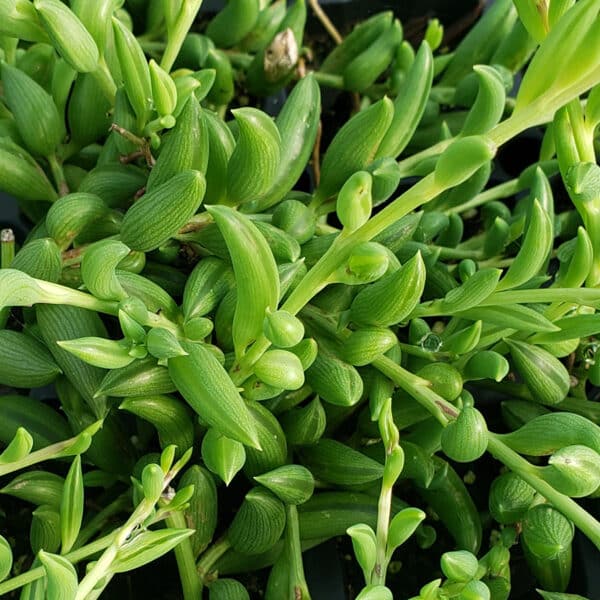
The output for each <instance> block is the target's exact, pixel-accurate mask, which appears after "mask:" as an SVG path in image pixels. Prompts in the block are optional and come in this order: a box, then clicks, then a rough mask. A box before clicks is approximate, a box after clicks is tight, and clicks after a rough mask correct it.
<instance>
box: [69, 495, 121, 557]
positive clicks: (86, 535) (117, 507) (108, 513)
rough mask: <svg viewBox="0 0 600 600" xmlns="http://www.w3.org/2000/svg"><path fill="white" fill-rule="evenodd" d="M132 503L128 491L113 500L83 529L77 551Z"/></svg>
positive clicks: (77, 543) (77, 541)
mask: <svg viewBox="0 0 600 600" xmlns="http://www.w3.org/2000/svg"><path fill="white" fill-rule="evenodd" d="M130 502H131V492H129V491H127V492H125V493H123V494H121V495H120V496H119V497H118V498H116V499H115V500H113V501H112V502H111V503H110V504H109V505H108V506H105V507H104V508H103V509H102V510H101V511H100V512H99V513H98V514H97V515H96V516H94V517H93V518H92V519H90V520H89V522H88V523H87V524H86V526H85V527H83V528H82V529H81V531H80V532H79V535H78V536H77V540H76V542H75V545H74V546H73V548H74V549H75V550H77V549H78V548H82V547H83V546H84V545H85V544H86V542H87V541H88V540H89V539H90V538H92V537H93V536H94V535H95V534H96V533H97V532H98V531H99V530H100V528H101V527H103V526H104V525H105V523H106V522H107V521H108V520H109V519H110V518H111V517H112V516H114V515H116V514H118V513H120V512H121V511H122V510H125V509H126V508H127V507H128V506H129V503H130Z"/></svg>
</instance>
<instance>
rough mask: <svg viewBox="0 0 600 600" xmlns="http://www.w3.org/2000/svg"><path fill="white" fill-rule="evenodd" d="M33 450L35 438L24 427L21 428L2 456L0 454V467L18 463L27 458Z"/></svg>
mask: <svg viewBox="0 0 600 600" xmlns="http://www.w3.org/2000/svg"><path fill="white" fill-rule="evenodd" d="M32 448H33V438H32V437H31V434H30V433H29V432H28V431H27V430H26V429H24V428H23V427H19V428H18V429H17V432H16V433H15V437H14V438H13V439H12V440H11V442H10V444H9V445H8V446H7V447H6V448H5V449H4V451H3V452H2V454H0V465H5V464H8V463H11V462H17V461H19V460H21V459H22V458H25V457H26V456H27V455H28V454H29V453H30V452H31V449H32Z"/></svg>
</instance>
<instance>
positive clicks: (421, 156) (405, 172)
mask: <svg viewBox="0 0 600 600" xmlns="http://www.w3.org/2000/svg"><path fill="white" fill-rule="evenodd" d="M454 140H455V138H450V139H447V140H442V141H441V142H438V143H437V144H434V145H433V146H429V148H426V149H425V150H421V152H417V153H415V154H411V155H410V156H408V157H407V158H404V159H402V160H399V161H398V167H399V169H400V173H402V177H409V176H410V175H412V174H413V171H414V168H415V167H416V166H417V165H418V164H419V163H421V162H423V161H424V160H425V159H426V158H431V157H432V156H437V155H438V154H441V153H442V152H443V151H444V150H445V149H446V148H447V147H448V146H449V145H450V144H451V143H452V142H453V141H454Z"/></svg>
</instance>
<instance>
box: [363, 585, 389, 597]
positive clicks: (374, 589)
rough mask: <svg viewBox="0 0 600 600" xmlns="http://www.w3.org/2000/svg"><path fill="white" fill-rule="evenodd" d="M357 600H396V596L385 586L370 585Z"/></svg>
mask: <svg viewBox="0 0 600 600" xmlns="http://www.w3.org/2000/svg"><path fill="white" fill-rule="evenodd" d="M356 600H394V596H393V595H392V592H391V591H390V590H389V588H387V587H385V586H384V585H368V586H367V587H365V588H363V590H362V591H361V592H360V594H359V595H358V596H356Z"/></svg>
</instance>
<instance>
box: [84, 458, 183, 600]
mask: <svg viewBox="0 0 600 600" xmlns="http://www.w3.org/2000/svg"><path fill="white" fill-rule="evenodd" d="M177 472H178V471H177V465H175V466H173V467H172V469H171V470H170V471H169V472H168V473H166V474H165V477H164V480H163V491H164V490H166V489H167V488H168V487H169V484H170V483H171V480H172V479H173V477H175V476H176V475H177ZM155 505H156V502H154V501H151V500H149V499H147V498H144V499H143V500H142V501H141V502H140V503H139V504H138V505H137V507H136V508H135V510H134V511H133V513H132V514H131V516H130V517H129V519H128V520H127V522H126V523H125V524H124V525H123V526H122V527H120V528H119V529H117V531H116V532H115V533H114V535H113V537H112V542H111V544H110V546H108V548H106V550H105V551H104V552H103V553H102V556H100V558H99V559H98V560H97V561H96V563H95V564H94V566H93V567H92V568H91V569H90V571H88V573H87V574H86V576H85V577H84V578H83V579H82V580H81V581H80V582H79V586H78V588H77V594H76V596H75V598H74V600H87V598H88V597H89V596H90V594H91V593H92V590H93V589H94V588H96V587H97V586H98V583H99V582H100V581H101V580H102V579H104V578H105V577H106V575H110V574H111V572H112V569H111V566H112V564H113V562H114V561H115V560H116V558H117V556H118V554H119V550H120V549H121V548H122V546H123V545H124V544H125V543H126V542H127V541H128V540H129V538H130V536H131V534H132V533H133V532H134V531H135V530H136V529H137V528H138V527H141V526H142V525H143V524H144V523H146V521H147V520H148V518H149V517H150V516H151V515H152V512H153V511H154V507H155ZM107 583H108V581H107ZM102 587H105V586H102Z"/></svg>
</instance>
